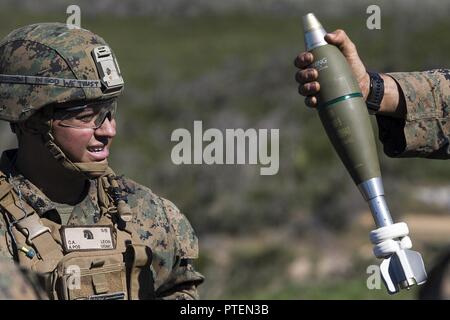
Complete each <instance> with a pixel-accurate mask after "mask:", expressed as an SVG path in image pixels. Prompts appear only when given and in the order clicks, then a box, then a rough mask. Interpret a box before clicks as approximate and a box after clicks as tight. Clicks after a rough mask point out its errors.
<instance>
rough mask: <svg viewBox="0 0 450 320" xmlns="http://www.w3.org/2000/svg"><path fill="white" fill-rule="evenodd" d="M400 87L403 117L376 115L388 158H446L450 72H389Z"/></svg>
mask: <svg viewBox="0 0 450 320" xmlns="http://www.w3.org/2000/svg"><path fill="white" fill-rule="evenodd" d="M388 75H389V76H391V77H392V78H394V79H395V80H396V81H397V83H398V84H399V86H400V87H401V89H402V91H403V93H404V96H405V101H406V108H407V113H406V118H405V119H396V118H392V117H387V116H381V115H377V122H378V127H379V137H380V140H381V142H382V143H383V144H384V151H385V153H386V154H387V155H389V156H391V157H425V158H435V159H448V158H450V107H449V104H450V70H447V69H436V70H430V71H424V72H399V73H389V74H388Z"/></svg>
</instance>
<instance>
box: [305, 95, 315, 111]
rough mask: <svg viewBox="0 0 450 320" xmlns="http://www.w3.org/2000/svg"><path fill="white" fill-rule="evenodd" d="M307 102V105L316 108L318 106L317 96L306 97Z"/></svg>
mask: <svg viewBox="0 0 450 320" xmlns="http://www.w3.org/2000/svg"><path fill="white" fill-rule="evenodd" d="M305 104H306V106H307V107H310V108H315V107H317V98H316V97H315V96H308V97H306V98H305Z"/></svg>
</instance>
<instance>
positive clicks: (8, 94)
mask: <svg viewBox="0 0 450 320" xmlns="http://www.w3.org/2000/svg"><path fill="white" fill-rule="evenodd" d="M122 91H123V79H122V76H121V73H120V69H119V66H118V64H117V61H116V59H115V57H114V55H113V53H112V51H111V49H110V48H109V46H108V45H107V43H106V42H105V41H104V40H103V39H102V38H101V37H99V36H98V35H96V34H94V33H92V32H90V31H88V30H85V29H76V28H75V29H72V28H69V27H68V25H66V24H62V23H39V24H34V25H29V26H25V27H22V28H19V29H16V30H14V31H13V32H11V33H10V34H9V35H7V36H6V37H5V38H4V39H3V40H1V42H0V119H2V120H6V121H10V122H20V121H24V120H26V119H28V118H29V117H30V116H31V115H32V114H34V113H35V112H36V111H37V110H39V109H41V108H42V107H44V106H46V105H50V104H58V103H65V102H71V101H96V100H103V99H110V98H113V97H117V96H119V95H120V94H121V93H122Z"/></svg>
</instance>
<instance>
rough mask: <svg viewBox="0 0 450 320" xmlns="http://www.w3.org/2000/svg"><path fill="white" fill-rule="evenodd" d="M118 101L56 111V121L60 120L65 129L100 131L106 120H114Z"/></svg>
mask: <svg viewBox="0 0 450 320" xmlns="http://www.w3.org/2000/svg"><path fill="white" fill-rule="evenodd" d="M116 110H117V100H106V101H103V102H95V103H89V104H86V105H79V106H75V107H69V108H63V109H56V110H55V112H54V119H55V120H60V122H59V124H60V125H61V126H64V127H70V128H79V129H98V128H100V127H101V125H102V124H103V122H104V121H105V119H106V118H107V117H108V119H109V120H112V119H114V116H115V113H116Z"/></svg>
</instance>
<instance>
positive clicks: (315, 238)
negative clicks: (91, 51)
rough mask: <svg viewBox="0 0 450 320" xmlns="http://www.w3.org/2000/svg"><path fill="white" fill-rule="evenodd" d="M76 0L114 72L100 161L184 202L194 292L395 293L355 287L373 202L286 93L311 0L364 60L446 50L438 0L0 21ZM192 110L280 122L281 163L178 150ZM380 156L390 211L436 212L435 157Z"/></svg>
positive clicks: (191, 4)
mask: <svg viewBox="0 0 450 320" xmlns="http://www.w3.org/2000/svg"><path fill="white" fill-rule="evenodd" d="M74 3H78V4H79V5H80V7H81V13H82V18H81V23H82V27H84V28H87V29H90V30H92V31H94V32H96V33H98V34H100V35H101V36H102V37H104V38H105V39H106V40H107V42H109V44H110V45H111V47H112V48H113V49H114V51H115V53H116V55H117V57H118V61H119V64H120V68H121V71H122V73H123V75H124V78H125V81H126V89H125V94H124V96H123V97H122V98H121V100H120V109H119V116H118V133H119V134H118V136H117V138H116V140H115V145H114V148H113V149H114V151H113V153H112V156H111V164H112V166H113V167H114V168H115V170H116V172H119V173H124V174H126V175H127V176H129V177H131V178H132V179H135V180H136V181H138V182H140V183H142V184H144V185H147V186H149V187H150V188H152V189H153V191H154V192H156V193H158V194H160V195H161V196H164V197H166V198H168V199H171V200H172V201H174V202H175V203H176V204H177V205H178V206H179V207H180V208H181V209H182V211H183V212H185V214H186V215H187V216H188V218H189V220H190V221H191V223H192V225H193V226H194V228H195V230H196V231H197V233H198V236H199V238H200V249H201V254H202V255H201V259H200V261H199V267H200V269H201V271H202V272H203V273H205V275H206V276H207V279H208V281H207V282H206V283H205V285H204V286H203V288H202V296H203V297H204V298H211V299H220V298H262V299H264V298H273V299H297V298H322V299H327V298H331V299H334V298H341V299H347V298H355V299H356V298H369V299H370V298H391V297H389V296H387V295H386V294H385V292H384V291H383V290H376V291H369V290H367V289H366V288H365V281H366V278H367V274H366V273H365V269H366V267H367V266H368V265H369V264H374V263H378V262H377V261H376V260H375V258H373V256H372V253H371V248H370V243H369V240H368V231H369V230H370V229H371V228H372V227H373V223H372V222H371V220H370V214H369V213H368V211H367V206H366V204H365V203H364V202H363V200H362V199H361V197H360V195H359V193H358V191H357V190H356V188H355V187H354V186H353V184H352V182H351V180H350V178H349V177H348V175H347V173H346V172H345V171H344V169H343V166H342V165H341V163H340V161H339V160H338V159H337V157H336V155H335V154H334V151H333V150H332V148H331V146H330V144H329V142H328V140H327V138H326V136H325V134H324V132H323V129H322V127H321V125H320V122H319V119H318V117H317V114H316V113H315V112H314V111H313V110H310V109H307V108H306V107H305V106H304V103H303V99H302V98H301V97H300V96H299V95H298V94H297V86H296V83H295V81H294V74H295V68H294V67H293V60H294V58H295V56H296V54H297V53H299V52H300V51H302V50H303V39H302V31H301V28H300V18H301V16H302V15H303V14H306V13H307V12H310V11H312V12H314V13H316V15H317V16H318V17H319V19H321V21H322V23H323V24H324V26H325V27H326V28H327V29H328V30H329V31H331V30H334V29H337V28H342V29H344V30H346V31H347V33H348V34H349V36H350V37H351V38H352V39H353V41H354V42H355V43H356V45H357V47H358V50H359V53H360V56H361V57H362V59H363V61H364V62H365V64H366V65H367V67H368V68H369V69H371V70H379V71H383V72H390V71H416V70H426V69H431V68H436V67H448V66H450V55H449V54H448V52H450V38H449V37H448V34H447V32H448V31H449V30H450V22H449V21H448V19H447V17H446V16H445V15H444V12H448V9H449V7H450V3H445V2H442V1H428V2H426V3H425V2H421V1H360V2H358V3H359V4H358V5H355V4H354V1H293V0H283V1H270V0H265V1H256V0H255V1H251V0H247V1H237V0H236V1H234V0H233V1H218V0H217V1H215V0H214V1H211V0H208V1H207V0H195V1H193V0H190V1H182V0H176V1H174V0H172V1H167V0H165V1H143V0H142V1H139V0H134V1H126V2H125V1H112V0H110V1H109V0H108V1H95V2H91V1H56V0H55V1H39V2H36V1H25V0H21V1H0V36H1V37H3V36H5V35H6V34H7V33H8V32H9V31H11V30H13V29H15V28H17V27H19V26H22V25H26V24H31V23H36V22H42V21H59V22H65V20H66V13H65V9H66V7H67V5H68V4H74ZM377 3H378V4H379V5H380V7H381V13H382V29H381V30H376V31H371V30H368V29H367V28H366V19H367V14H366V13H365V11H366V7H367V6H368V5H369V4H377ZM424 11H426V12H428V13H427V14H426V15H425V14H423V12H424ZM194 120H202V121H203V128H204V130H205V129H206V128H218V129H221V130H224V129H225V128H243V129H247V128H256V129H258V128H261V129H266V128H267V129H270V128H278V129H280V170H279V173H278V174H277V175H275V176H260V175H259V168H260V167H259V166H250V165H245V166H242V165H241V166H238V165H223V166H219V165H213V166H207V165H182V166H176V165H174V164H173V163H172V161H171V159H170V154H171V149H172V147H173V146H174V145H175V144H174V143H172V142H171V141H170V136H171V133H172V131H173V130H174V129H176V128H186V129H188V130H190V131H192V130H193V121H194ZM373 124H374V129H375V130H376V125H375V122H374V123H373ZM0 134H1V139H0V146H1V147H2V148H7V147H12V146H14V144H15V142H14V136H13V135H12V134H11V133H9V127H8V125H7V124H1V125H0ZM380 157H381V159H380V160H381V164H382V172H383V177H384V180H385V189H386V194H387V200H388V202H389V203H390V206H391V210H392V212H393V213H394V217H395V219H400V218H401V217H402V216H408V217H409V216H417V215H418V214H420V217H422V218H423V217H425V218H423V219H424V220H421V221H427V218H426V217H427V216H430V217H431V215H433V217H434V218H435V219H436V217H437V219H438V220H437V221H439V219H441V218H442V219H444V218H445V215H447V216H448V210H450V204H449V203H448V199H450V192H449V191H448V188H446V186H447V185H448V184H449V181H450V170H448V163H447V162H444V161H438V160H424V159H401V160H398V159H389V158H387V157H385V156H384V155H382V151H381V148H380ZM436 190H440V191H439V192H437V191H436ZM430 195H433V197H434V198H432V197H431V196H430ZM446 200H447V201H446ZM367 219H369V220H368V221H369V222H367ZM433 221H436V220H433ZM443 221H444V220H443ZM407 222H408V221H407ZM423 225H424V223H419V224H418V225H417V233H420V230H421V229H420V228H421V227H422V226H423ZM411 229H413V228H411ZM433 230H434V229H432V230H429V231H428V233H427V232H425V231H424V232H422V233H421V234H420V235H421V236H420V237H419V236H417V237H416V235H415V233H414V231H413V232H412V239H413V244H414V246H415V248H418V249H422V250H425V251H424V252H423V253H424V256H425V260H426V261H425V262H426V263H427V264H428V265H429V263H431V258H432V257H434V256H435V255H436V254H437V252H438V251H439V250H440V248H441V247H444V246H445V245H446V244H447V243H448V242H449V241H448V237H447V236H446V235H445V234H446V233H445V232H446V230H444V231H442V233H439V234H438V236H437V237H431V235H433V233H434V232H433ZM447 234H448V233H447ZM426 253H429V254H428V256H427V255H426ZM415 293H416V291H414V290H413V292H409V293H405V294H402V295H400V296H399V297H400V298H411V297H413V296H414V294H415ZM393 298H397V297H393Z"/></svg>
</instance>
